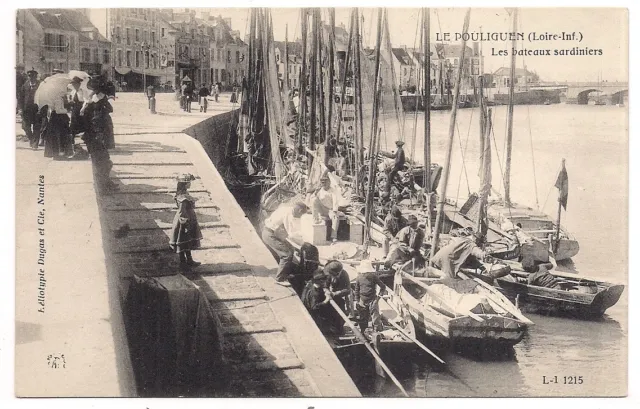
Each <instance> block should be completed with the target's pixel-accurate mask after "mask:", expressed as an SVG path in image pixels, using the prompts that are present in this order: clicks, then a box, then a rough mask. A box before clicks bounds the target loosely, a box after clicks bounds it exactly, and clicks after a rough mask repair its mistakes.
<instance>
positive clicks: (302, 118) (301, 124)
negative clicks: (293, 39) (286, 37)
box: [298, 8, 308, 154]
mask: <svg viewBox="0 0 640 409" xmlns="http://www.w3.org/2000/svg"><path fill="white" fill-rule="evenodd" d="M307 16H308V12H307V9H306V8H302V9H301V10H300V30H301V32H302V70H301V73H300V90H299V92H298V97H299V99H300V107H299V108H300V112H298V153H299V154H302V153H304V144H303V141H304V134H305V130H306V127H307V119H306V117H307V22H308V19H307Z"/></svg>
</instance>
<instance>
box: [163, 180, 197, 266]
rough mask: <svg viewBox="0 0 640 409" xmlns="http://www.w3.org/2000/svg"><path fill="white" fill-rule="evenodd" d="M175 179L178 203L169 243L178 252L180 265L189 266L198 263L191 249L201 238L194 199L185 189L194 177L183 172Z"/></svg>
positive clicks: (189, 185) (193, 248)
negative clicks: (192, 255) (176, 181)
mask: <svg viewBox="0 0 640 409" xmlns="http://www.w3.org/2000/svg"><path fill="white" fill-rule="evenodd" d="M177 180H178V186H177V187H176V195H175V196H174V199H175V201H176V204H177V205H178V211H177V212H176V215H175V217H174V218H173V231H172V234H171V240H170V241H169V245H170V246H171V248H172V249H173V250H175V251H176V253H178V254H180V266H184V267H189V268H190V267H195V266H198V265H200V263H199V262H197V261H194V260H193V258H192V257H191V250H195V249H198V248H200V240H201V239H202V232H201V231H200V225H199V224H198V219H197V218H196V212H195V207H196V199H195V198H194V197H192V196H191V195H190V194H189V192H188V191H187V189H189V188H190V187H191V181H192V180H196V178H195V177H194V176H193V175H192V174H190V173H185V174H183V175H181V176H178V179H177Z"/></svg>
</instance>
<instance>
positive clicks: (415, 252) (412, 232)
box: [384, 214, 424, 268]
mask: <svg viewBox="0 0 640 409" xmlns="http://www.w3.org/2000/svg"><path fill="white" fill-rule="evenodd" d="M423 243H424V230H423V229H422V228H420V227H419V226H418V218H417V217H416V216H415V215H413V214H411V215H409V217H407V226H405V227H403V228H402V229H400V231H398V233H397V234H396V236H395V238H394V240H393V241H392V242H391V247H390V249H389V254H387V258H386V259H385V261H384V266H385V267H386V268H391V267H392V266H393V265H394V264H395V263H406V262H407V261H409V260H412V259H413V261H414V263H415V265H416V266H421V265H422V264H423V263H424V258H423V257H422V254H420V248H421V247H422V244H423Z"/></svg>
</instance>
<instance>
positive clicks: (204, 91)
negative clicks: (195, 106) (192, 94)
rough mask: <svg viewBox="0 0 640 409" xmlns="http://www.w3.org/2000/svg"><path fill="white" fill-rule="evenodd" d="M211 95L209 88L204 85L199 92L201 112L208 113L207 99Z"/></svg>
mask: <svg viewBox="0 0 640 409" xmlns="http://www.w3.org/2000/svg"><path fill="white" fill-rule="evenodd" d="M209 95H211V93H210V92H209V88H207V86H206V85H205V84H204V83H203V84H202V87H200V90H199V91H198V97H199V100H198V102H199V103H200V112H207V104H208V101H207V97H208V96H209Z"/></svg>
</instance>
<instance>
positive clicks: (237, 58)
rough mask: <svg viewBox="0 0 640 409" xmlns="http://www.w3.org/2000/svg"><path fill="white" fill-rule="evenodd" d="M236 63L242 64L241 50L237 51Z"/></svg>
mask: <svg viewBox="0 0 640 409" xmlns="http://www.w3.org/2000/svg"><path fill="white" fill-rule="evenodd" d="M236 64H240V51H236Z"/></svg>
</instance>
